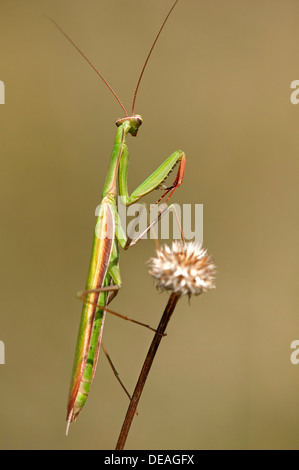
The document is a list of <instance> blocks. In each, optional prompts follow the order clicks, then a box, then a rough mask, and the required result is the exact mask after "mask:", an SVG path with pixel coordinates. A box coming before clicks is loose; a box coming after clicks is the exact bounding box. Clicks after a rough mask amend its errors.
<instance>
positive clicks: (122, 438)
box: [115, 292, 180, 450]
mask: <svg viewBox="0 0 299 470" xmlns="http://www.w3.org/2000/svg"><path fill="white" fill-rule="evenodd" d="M179 298H180V294H179V293H174V292H173V293H172V294H171V295H170V297H169V300H168V303H167V305H166V308H165V310H164V312H163V315H162V318H161V320H160V323H159V326H158V328H157V331H156V333H155V336H154V338H153V341H152V343H151V345H150V348H149V350H148V353H147V356H146V358H145V361H144V364H143V367H142V369H141V372H140V375H139V379H138V381H137V384H136V387H135V390H134V393H133V396H132V399H131V401H130V405H129V407H128V411H127V414H126V417H125V419H124V422H123V425H122V428H121V431H120V435H119V438H118V441H117V445H116V448H115V450H123V448H124V445H125V442H126V439H127V437H128V433H129V430H130V427H131V424H132V421H133V418H134V415H135V413H136V409H137V405H138V402H139V399H140V396H141V393H142V391H143V388H144V385H145V382H146V379H147V376H148V374H149V371H150V368H151V366H152V363H153V360H154V357H155V355H156V352H157V349H158V347H159V344H160V342H161V339H162V337H163V336H164V334H165V330H166V327H167V325H168V322H169V320H170V317H171V315H172V313H173V311H174V309H175V307H176V304H177V302H178V300H179Z"/></svg>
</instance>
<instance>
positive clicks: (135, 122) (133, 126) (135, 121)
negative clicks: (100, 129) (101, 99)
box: [116, 114, 143, 137]
mask: <svg viewBox="0 0 299 470" xmlns="http://www.w3.org/2000/svg"><path fill="white" fill-rule="evenodd" d="M124 122H128V123H129V125H130V129H129V132H130V134H131V135H133V136H134V137H135V136H136V135H137V132H138V129H139V127H140V126H141V124H142V122H143V119H142V117H141V116H140V114H135V115H134V116H127V117H124V118H121V119H118V120H117V121H116V125H117V127H119V126H120V125H121V124H123V123H124Z"/></svg>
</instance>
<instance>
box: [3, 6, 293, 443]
mask: <svg viewBox="0 0 299 470" xmlns="http://www.w3.org/2000/svg"><path fill="white" fill-rule="evenodd" d="M170 5H171V0H167V1H166V0H164V1H163V2H161V1H158V0H151V1H146V0H142V1H140V0H138V1H137V0H131V1H130V3H129V4H126V3H125V2H123V1H120V0H113V1H110V2H107V1H103V0H89V1H88V2H86V1H83V0H72V1H70V0H51V1H50V0H39V1H38V0H26V1H24V0H1V16H0V41H1V48H0V50H1V62H0V63H1V68H0V80H3V81H4V83H5V85H6V104H5V105H2V106H0V115H1V128H0V133H1V180H2V181H1V186H0V193H1V201H2V203H1V283H0V285H1V311H0V339H1V340H3V341H4V342H5V347H6V365H5V366H0V447H1V448H2V449H78V448H80V449H91V448H95V449H113V448H114V446H115V443H116V440H117V437H118V433H119V430H120V426H121V423H122V420H123V418H124V415H125V412H126V409H127V404H128V403H127V398H126V396H125V395H124V393H123V392H122V390H121V389H120V387H119V385H118V383H117V382H116V380H115V378H114V376H113V374H112V373H111V370H110V368H109V365H108V363H107V361H106V360H105V358H104V357H103V356H102V357H101V358H100V361H99V367H98V370H97V374H96V378H95V382H94V384H93V386H92V390H91V394H90V397H89V398H88V402H87V404H86V407H85V409H84V411H83V412H82V414H81V416H80V419H79V420H78V422H77V423H75V424H74V425H73V426H72V427H71V431H70V435H69V436H68V438H66V437H65V435H64V433H65V422H64V419H65V408H66V399H67V394H68V387H69V380H70V374H71V368H72V361H73V354H74V349H75V341H76V335H77V328H78V323H79V317H80V309H81V305H80V303H79V301H78V300H77V299H76V297H75V293H76V292H77V291H78V290H80V289H81V288H82V287H84V285H85V281H86V274H87V268H88V263H89V256H90V250H91V242H92V236H93V230H94V224H95V216H94V210H95V207H96V206H97V204H98V203H99V202H100V196H101V191H102V187H103V184H104V180H105V175H106V171H107V167H108V160H109V157H110V153H111V149H112V145H113V140H114V135H115V131H116V127H115V124H114V122H115V120H116V119H117V118H118V117H122V113H121V109H120V107H119V106H118V104H117V103H116V102H115V101H114V99H113V97H112V96H111V95H110V94H109V92H108V91H107V90H106V89H105V87H104V85H103V84H102V83H101V82H100V80H99V79H98V78H97V76H96V75H95V73H94V72H93V71H92V70H91V69H90V68H89V67H88V65H87V64H86V63H85V62H84V61H83V60H82V58H81V57H80V55H79V54H78V53H77V52H76V51H75V50H74V49H73V48H72V47H71V46H70V45H69V43H68V42H67V41H66V40H65V39H64V38H63V37H62V35H61V34H60V33H59V32H58V31H57V30H56V29H55V28H54V27H53V25H52V24H51V23H50V22H49V21H48V20H47V19H45V17H44V16H43V15H49V16H51V17H53V18H54V19H55V20H56V21H57V22H58V23H59V24H60V25H61V26H62V27H63V28H64V29H65V30H66V31H67V32H68V33H69V34H70V35H71V37H72V38H73V39H74V40H75V41H76V42H77V43H78V44H79V45H80V47H81V48H82V49H83V50H84V51H85V53H86V54H87V55H88V57H89V58H90V60H91V61H92V62H93V63H94V64H95V65H96V66H97V67H98V68H99V69H100V70H101V71H102V73H103V74H104V75H105V77H106V79H107V80H108V81H109V82H110V83H111V85H112V86H113V87H115V89H116V91H117V92H118V93H119V94H120V96H121V98H122V100H123V101H124V102H125V104H127V106H128V107H130V103H131V99H132V94H133V90H134V87H135V84H136V80H137V77H138V74H139V72H140V69H141V67H142V65H143V61H144V59H145V55H146V53H147V52H148V49H149V48H150V46H151V43H152V41H153V39H154V36H155V34H156V32H157V30H158V28H159V26H160V24H161V21H162V20H163V17H164V16H165V14H166V12H167V11H168V9H169V7H170ZM298 17H299V4H298V1H297V0H287V1H284V2H282V1H279V0H276V1H275V0H271V1H270V0H267V1H266V0H262V1H261V0H258V1H257V0H247V1H242V2H240V1H238V0H234V1H233V0H228V1H226V2H223V1H222V0H215V1H213V2H204V1H201V0H182V1H181V2H180V3H179V5H178V6H177V8H176V10H175V11H174V13H173V15H172V17H171V18H170V20H169V23H168V24H167V28H166V29H165V31H164V32H163V35H162V36H161V40H160V42H159V43H158V46H157V49H156V50H155V53H154V55H153V57H152V59H151V61H150V63H149V67H148V69H147V70H146V73H145V76H144V80H143V82H142V85H141V89H140V94H139V97H138V100H137V105H136V112H137V113H140V114H142V116H143V117H144V124H143V126H142V128H141V129H140V131H139V135H138V138H137V139H133V138H130V137H129V139H128V145H129V150H130V157H131V160H130V169H129V187H130V190H132V189H133V188H135V187H136V186H137V185H138V184H139V183H140V181H142V180H143V179H144V178H145V177H147V176H148V175H149V174H150V172H152V171H153V170H154V169H155V168H156V167H157V166H158V165H159V164H160V163H161V162H162V161H163V160H164V159H165V158H166V157H167V156H168V155H170V154H171V153H172V152H173V151H174V150H175V149H178V148H180V149H183V150H184V151H185V152H186V154H187V159H188V160H187V168H186V177H185V182H184V185H183V186H182V187H181V188H180V190H178V191H177V192H176V194H175V198H174V200H175V202H178V203H181V204H182V203H203V204H204V245H205V247H207V248H208V250H209V252H210V253H211V254H212V255H213V257H214V259H215V262H216V264H217V267H218V276H217V289H216V290H215V291H214V292H212V293H209V294H207V295H205V296H203V297H202V298H193V299H192V300H191V305H188V300H187V299H183V300H182V301H181V302H180V304H179V306H178V308H177V310H176V313H175V315H174V317H173V318H172V320H171V322H170V325H169V328H168V336H167V337H166V338H165V339H164V340H163V342H162V346H161V350H160V351H159V354H158V356H157V359H156V361H155V363H154V367H153V369H152V372H151V374H150V377H149V381H148V383H147V385H146V388H145V391H144V395H143V397H142V400H141V402H140V405H139V416H138V418H136V419H135V421H134V423H133V427H132V430H131V433H130V435H129V439H128V441H127V447H126V448H127V449H254V448H257V449H265V448H267V449H298V448H299V420H298V412H299V393H298V392H299V365H298V366H294V365H292V364H291V362H290V354H291V349H290V343H291V342H292V341H293V340H295V339H298V338H299V312H298V307H297V301H298V228H299V224H298V203H297V201H298V170H299V164H298V151H299V132H298V124H299V105H298V106H294V105H292V104H291V102H290V94H291V90H290V83H291V81H293V80H295V79H299V31H298ZM155 197H156V195H155V194H154V195H153V196H152V199H150V200H151V201H152V202H153V201H154V200H155ZM153 252H154V244H153V242H152V241H150V240H148V241H144V242H142V243H140V244H139V245H138V246H137V247H136V248H135V249H134V250H132V251H129V252H127V253H121V272H122V277H123V283H124V285H123V289H122V292H121V294H120V295H119V296H118V298H117V299H116V300H115V302H114V309H115V310H117V311H119V312H121V313H123V314H126V315H131V316H132V317H134V318H136V319H138V320H140V321H144V322H147V323H150V324H152V325H156V324H157V323H158V321H159V318H160V315H161V313H162V310H163V308H164V306H165V304H166V301H167V294H161V295H158V294H156V291H155V289H154V287H153V284H152V280H151V279H150V277H149V275H148V274H147V268H146V265H145V262H146V261H147V260H148V259H149V258H150V257H151V256H152V255H153ZM104 340H105V345H106V347H107V348H108V350H109V352H110V354H111V356H112V358H113V360H114V362H115V364H116V366H117V369H118V370H119V372H120V373H121V377H122V378H123V380H124V381H125V383H126V384H127V386H128V388H129V389H130V390H132V389H133V387H134V385H135V382H136V379H137V376H138V374H139V371H140V368H141V365H142V362H143V360H144V356H145V353H146V351H147V349H148V346H149V344H150V340H151V334H150V333H149V332H148V331H146V330H145V331H143V329H142V328H138V327H137V326H134V325H132V324H130V323H128V322H123V321H121V320H118V319H116V318H111V317H109V318H107V321H106V325H105V332H104Z"/></svg>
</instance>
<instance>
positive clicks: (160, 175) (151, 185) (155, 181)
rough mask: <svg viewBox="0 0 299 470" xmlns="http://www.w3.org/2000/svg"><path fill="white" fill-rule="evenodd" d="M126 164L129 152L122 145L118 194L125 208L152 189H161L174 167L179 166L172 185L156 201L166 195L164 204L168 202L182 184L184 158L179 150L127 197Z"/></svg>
mask: <svg viewBox="0 0 299 470" xmlns="http://www.w3.org/2000/svg"><path fill="white" fill-rule="evenodd" d="M128 163H129V152H128V149H127V146H126V145H124V148H123V152H122V156H121V159H120V165H119V194H120V197H121V200H122V203H123V204H124V205H125V206H130V205H131V204H134V203H135V202H137V201H139V199H141V198H142V197H143V196H145V195H146V194H149V193H151V192H152V191H153V190H154V189H157V188H159V187H161V185H162V184H163V182H164V181H165V180H166V178H167V177H168V176H169V174H170V173H171V172H172V171H173V170H174V168H175V167H176V165H179V168H178V172H177V175H176V178H175V181H174V183H173V184H172V185H171V186H170V187H168V188H165V193H164V194H163V196H162V197H161V198H160V199H159V200H158V201H157V203H159V202H160V201H161V200H162V199H163V198H164V197H165V196H166V195H168V197H167V199H166V201H165V203H167V202H168V201H169V199H170V198H171V196H172V194H173V193H174V191H175V190H176V189H177V188H178V187H179V186H180V185H181V184H182V182H183V179H184V174H185V166H186V156H185V154H184V152H182V151H181V150H177V151H176V152H174V153H173V154H172V155H170V157H168V158H167V159H166V160H165V161H164V162H163V163H162V165H160V166H159V168H157V169H156V170H155V171H154V172H153V173H152V174H151V175H150V176H149V177H148V178H147V179H146V180H145V181H143V183H141V184H140V185H139V186H138V188H136V189H135V191H133V192H132V194H131V195H130V196H129V193H128V185H127V174H128Z"/></svg>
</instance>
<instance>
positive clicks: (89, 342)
mask: <svg viewBox="0 0 299 470" xmlns="http://www.w3.org/2000/svg"><path fill="white" fill-rule="evenodd" d="M177 3H178V0H176V1H175V2H174V4H173V6H172V7H171V9H170V11H169V12H168V14H167V16H166V17H165V19H164V22H163V24H162V26H161V28H160V30H159V32H158V34H157V36H156V38H155V40H154V42H153V45H152V47H151V49H150V51H149V54H148V56H147V58H146V61H145V63H144V66H143V69H142V71H141V74H140V76H139V80H138V83H137V86H136V90H135V94H134V98H133V104H132V113H131V115H128V113H127V111H126V109H125V107H124V106H123V104H122V102H121V101H120V99H119V98H118V96H117V95H116V93H115V92H114V91H113V89H112V88H111V87H110V85H109V84H108V83H107V82H106V80H105V79H104V78H103V76H102V75H101V74H100V73H99V72H98V70H97V69H96V68H95V67H94V66H93V65H92V64H91V62H90V61H89V60H88V59H87V57H86V56H85V55H84V54H83V52H82V51H81V50H80V49H79V48H78V46H77V45H76V44H75V43H74V42H73V41H72V40H71V39H70V37H69V36H68V35H67V34H66V33H65V32H64V31H63V30H62V29H61V28H60V26H58V25H57V23H56V22H55V21H54V20H52V21H53V23H54V24H55V25H56V27H57V28H58V29H59V30H60V31H61V32H62V34H63V35H64V36H65V37H66V38H67V39H68V41H69V42H70V43H71V44H72V45H73V46H74V47H75V48H76V49H77V51H78V52H79V53H80V54H81V55H82V56H83V57H84V59H85V60H86V61H87V62H88V63H89V64H90V65H91V66H92V68H93V69H94V70H95V72H96V73H97V74H98V75H99V76H100V78H101V79H102V80H103V81H104V83H105V84H106V85H107V86H108V88H109V89H110V91H111V92H112V94H113V95H114V97H115V98H116V99H117V101H118V103H119V104H120V106H121V107H122V109H123V111H124V112H125V117H124V118H121V119H118V120H117V121H116V125H117V127H118V129H117V132H116V138H115V141H114V146H113V150H112V154H111V158H110V164H109V169H108V174H107V178H106V182H105V186H104V189H103V193H102V202H101V205H100V210H99V213H98V219H97V225H96V232H95V236H94V241H93V247H92V254H91V261H90V265H89V272H88V278H87V283H86V289H85V291H84V292H83V296H85V299H84V300H83V307H82V314H81V321H80V327H79V334H78V340H77V347H76V352H75V360H74V367H73V374H72V381H71V389H70V395H69V401H68V407H67V422H68V426H67V430H68V427H69V424H70V423H71V422H72V421H75V420H76V418H77V417H78V415H79V413H80V411H81V410H82V408H83V406H84V404H85V401H86V398H87V396H88V393H89V389H90V385H91V383H92V380H93V378H94V374H95V370H96V365H97V360H98V354H99V349H100V345H101V339H102V332H103V326H104V320H105V311H106V307H107V305H108V303H110V302H111V300H112V299H113V298H114V297H115V295H116V294H117V292H118V290H119V289H120V287H121V277H120V271H119V246H121V247H122V248H124V249H127V248H129V246H130V244H131V239H129V238H128V237H127V235H126V233H125V231H124V230H123V228H122V226H121V222H120V218H119V215H118V210H117V202H116V198H117V196H120V198H121V202H122V204H124V205H125V206H130V205H131V204H134V203H136V202H137V201H138V200H139V199H140V198H142V197H143V196H145V195H146V194H148V193H150V192H152V191H153V190H154V189H157V188H158V187H160V186H161V185H162V184H163V182H164V180H165V179H166V178H167V177H168V175H169V173H170V172H171V171H172V170H173V169H174V167H175V166H176V165H177V164H179V167H178V171H177V175H176V178H175V181H174V183H173V184H172V185H171V186H170V187H168V188H165V193H164V194H163V196H162V197H161V198H160V199H159V201H158V202H160V200H161V199H162V198H164V197H165V196H167V198H166V203H167V202H168V200H169V199H170V197H171V196H172V194H173V192H174V191H175V189H176V188H178V187H179V186H180V184H181V183H182V181H183V177H184V171H185V154H184V153H183V152H182V151H176V152H174V153H173V154H172V155H171V156H170V157H169V158H167V159H166V160H165V161H164V162H163V163H162V165H160V166H159V168H158V169H157V170H155V171H154V172H153V173H152V174H151V175H150V176H149V177H148V178H147V179H146V180H145V181H144V182H143V183H141V184H140V185H139V186H138V188H137V189H135V191H133V193H132V194H131V195H129V194H128V188H127V172H128V161H129V153H128V148H127V143H126V139H127V135H128V134H131V135H132V136H136V135H137V132H138V129H139V127H140V126H141V124H142V117H141V116H140V115H138V114H135V113H134V108H135V102H136V97H137V92H138V89H139V85H140V81H141V78H142V76H143V72H144V70H145V67H146V65H147V63H148V60H149V57H150V55H151V53H152V51H153V48H154V46H155V44H156V42H157V40H158V37H159V36H160V33H161V31H162V29H163V28H164V25H165V23H166V21H167V19H168V17H169V15H170V14H171V12H172V10H173V9H174V7H175V5H176V4H177ZM86 296H88V299H87V297H86ZM82 298H83V297H82Z"/></svg>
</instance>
